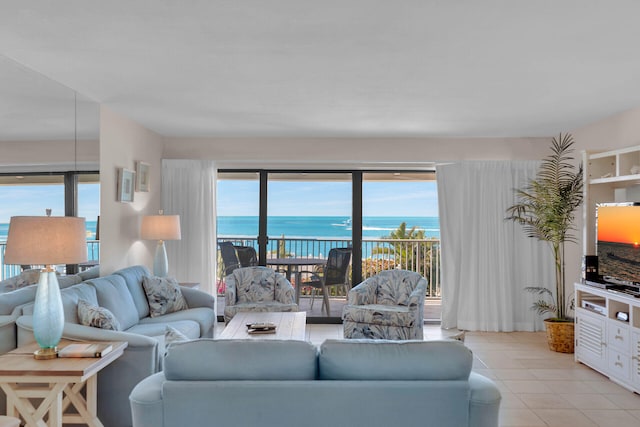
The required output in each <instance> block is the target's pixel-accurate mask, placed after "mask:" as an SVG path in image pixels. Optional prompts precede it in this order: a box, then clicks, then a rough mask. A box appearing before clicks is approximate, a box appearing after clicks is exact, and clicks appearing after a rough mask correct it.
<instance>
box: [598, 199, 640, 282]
mask: <svg viewBox="0 0 640 427" xmlns="http://www.w3.org/2000/svg"><path fill="white" fill-rule="evenodd" d="M596 228H597V232H596V235H597V237H596V238H597V242H596V251H597V255H598V274H599V275H600V276H601V277H602V278H603V279H604V281H605V282H614V283H618V282H625V283H629V284H638V283H640V203H603V204H599V205H598V206H597V207H596Z"/></svg>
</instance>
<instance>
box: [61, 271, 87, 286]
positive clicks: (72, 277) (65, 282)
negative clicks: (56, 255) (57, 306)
mask: <svg viewBox="0 0 640 427" xmlns="http://www.w3.org/2000/svg"><path fill="white" fill-rule="evenodd" d="M81 282H82V277H80V276H78V275H77V274H69V275H67V276H58V286H59V287H60V289H64V288H68V287H69V286H73V285H77V284H78V283H81Z"/></svg>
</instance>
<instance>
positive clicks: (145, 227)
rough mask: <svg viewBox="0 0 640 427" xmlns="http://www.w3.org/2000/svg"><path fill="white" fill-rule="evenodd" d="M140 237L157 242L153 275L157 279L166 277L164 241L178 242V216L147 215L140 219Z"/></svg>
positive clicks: (166, 265)
mask: <svg viewBox="0 0 640 427" xmlns="http://www.w3.org/2000/svg"><path fill="white" fill-rule="evenodd" d="M140 237H141V238H142V239H144V240H157V241H158V246H156V254H155V257H154V258H153V274H155V275H156V276H158V277H166V276H167V272H168V271H169V261H168V260H167V250H166V249H165V247H164V241H165V240H180V239H181V238H182V235H181V233H180V216H179V215H163V211H160V214H159V215H147V216H144V217H142V227H141V230H140Z"/></svg>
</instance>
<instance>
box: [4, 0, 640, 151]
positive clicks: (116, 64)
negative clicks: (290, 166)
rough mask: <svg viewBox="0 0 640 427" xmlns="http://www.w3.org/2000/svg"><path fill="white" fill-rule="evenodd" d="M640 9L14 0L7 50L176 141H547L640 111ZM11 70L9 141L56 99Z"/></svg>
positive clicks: (558, 1) (625, 5)
mask: <svg viewBox="0 0 640 427" xmlns="http://www.w3.org/2000/svg"><path fill="white" fill-rule="evenodd" d="M638 16H640V2H637V1H635V0H628V1H624V0H599V1H598V0H594V1H584V0H555V1H550V0H544V1H542V0H541V1H514V0H499V1H498V0H483V1H478V0H450V1H445V0H396V1H380V0H324V1H308V0H269V1H266V0H235V1H230V0H225V1H220V0H185V1H175V0H144V1H143V0H126V1H125V0H112V1H103V0H100V1H98V0H73V1H64V2H54V1H50V0H40V1H34V0H23V1H3V2H2V13H0V55H2V56H4V57H5V59H6V58H10V59H11V60H13V61H15V62H17V63H18V64H21V66H22V68H23V69H24V68H26V69H28V70H34V71H37V72H38V73H41V74H42V75H44V76H46V77H47V78H48V79H51V80H53V81H55V82H58V83H60V84H61V85H63V86H66V88H67V89H69V90H70V91H71V92H73V91H77V92H78V93H79V94H82V95H83V96H85V97H87V98H89V99H92V100H95V101H97V102H99V103H101V104H103V105H106V106H107V107H109V108H111V109H112V110H115V111H117V112H119V113H121V114H123V115H125V116H127V117H130V118H132V119H133V120H135V121H137V122H139V123H141V124H142V125H144V126H146V127H148V128H149V129H152V130H154V131H156V132H158V133H160V134H163V135H166V136H172V137H180V136H184V137H209V136H282V137H303V136H320V137H323V136H327V137H335V136H337V137H492V136H495V137H510V136H518V137H520V136H549V135H553V134H555V133H558V132H560V131H567V130H571V129H575V128H576V127H580V126H582V125H585V124H587V123H590V122H593V121H595V120H598V119H601V118H604V117H607V116H609V115H612V114H616V113H619V112H622V111H625V110H628V109H631V108H635V107H638V106H640V90H638V88H640V55H639V54H638V49H639V47H638V42H639V41H640V25H638V23H637V19H638ZM0 72H2V73H3V74H2V75H3V77H5V76H8V74H7V73H4V72H3V71H2V70H0ZM0 80H2V81H1V82H0V91H2V94H1V95H2V100H0V138H3V137H4V138H8V137H9V136H8V135H6V134H4V135H3V133H4V132H5V129H7V128H8V127H11V125H10V124H8V123H14V124H15V122H16V118H15V114H13V116H12V114H11V113H12V111H13V110H12V108H14V107H12V106H23V105H24V103H29V105H30V107H29V108H28V109H24V111H25V113H24V114H27V113H26V111H28V112H29V113H32V114H34V115H35V117H42V116H38V115H37V114H36V113H41V112H39V111H38V109H42V108H46V107H47V103H43V102H39V100H38V98H37V96H34V94H33V93H32V92H33V90H30V89H24V88H23V89H21V90H15V89H16V87H19V86H16V85H15V84H13V83H12V82H11V80H8V79H6V78H3V79H0ZM35 92H37V95H44V96H45V98H46V97H47V96H48V95H50V94H47V93H46V91H45V90H44V89H42V88H40V89H39V90H38V91H35ZM43 92H45V93H43ZM56 96H58V95H55V94H54V95H50V97H53V98H55V97H56ZM25 97H28V98H26V99H25ZM65 99H66V98H65ZM2 104H4V105H2ZM65 105H66V107H65V108H68V104H65ZM42 114H44V115H46V116H48V115H51V116H55V114H54V113H53V112H49V113H42ZM12 119H13V122H12ZM22 119H23V120H24V122H25V123H28V126H23V128H24V129H21V130H22V131H24V132H25V133H28V132H36V131H37V128H38V127H40V126H41V125H42V123H39V122H38V120H37V119H35V120H33V121H30V120H25V119H24V117H23V118H22ZM52 120H53V118H52ZM96 123H97V121H96ZM14 127H15V126H14ZM19 130H20V129H13V130H12V135H13V138H14V139H20V137H19V136H15V135H16V134H18V133H20V132H18V131H19ZM47 132H50V133H54V132H55V131H54V130H52V129H49V130H47V131H45V132H44V133H45V134H46V133H47ZM42 133H43V132H41V133H40V134H39V135H42ZM24 137H26V136H24ZM51 137H52V138H55V135H52V136H51Z"/></svg>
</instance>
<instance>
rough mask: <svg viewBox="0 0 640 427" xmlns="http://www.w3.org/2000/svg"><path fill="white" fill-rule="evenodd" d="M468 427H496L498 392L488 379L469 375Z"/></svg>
mask: <svg viewBox="0 0 640 427" xmlns="http://www.w3.org/2000/svg"><path fill="white" fill-rule="evenodd" d="M469 389H470V392H471V395H470V397H469V427H498V413H499V409H500V400H501V399H502V397H501V396H500V390H498V387H497V386H496V384H495V383H494V382H493V381H491V380H490V379H489V378H487V377H485V376H482V375H480V374H478V373H476V372H471V374H469Z"/></svg>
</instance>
